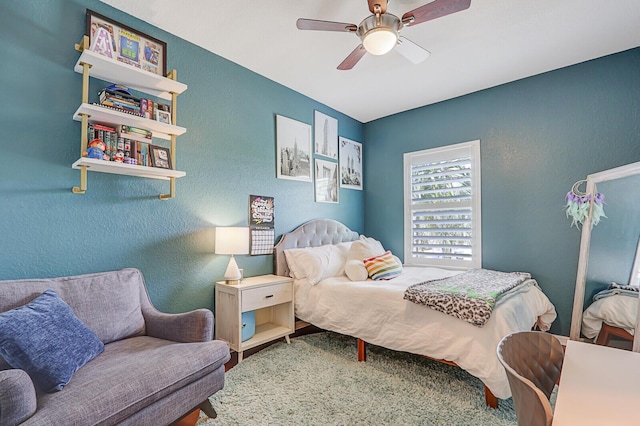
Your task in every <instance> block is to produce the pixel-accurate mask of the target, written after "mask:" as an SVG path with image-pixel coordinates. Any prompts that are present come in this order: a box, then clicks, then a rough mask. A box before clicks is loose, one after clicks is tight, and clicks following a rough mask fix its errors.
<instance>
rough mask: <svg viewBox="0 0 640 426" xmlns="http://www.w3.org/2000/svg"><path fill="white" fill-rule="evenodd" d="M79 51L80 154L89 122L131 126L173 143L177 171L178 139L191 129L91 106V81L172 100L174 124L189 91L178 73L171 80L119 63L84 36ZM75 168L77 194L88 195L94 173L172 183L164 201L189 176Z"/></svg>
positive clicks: (79, 164) (87, 161) (92, 165)
mask: <svg viewBox="0 0 640 426" xmlns="http://www.w3.org/2000/svg"><path fill="white" fill-rule="evenodd" d="M75 48H76V50H78V51H79V52H80V57H79V58H78V61H77V62H76V65H75V66H74V71H76V72H78V73H80V74H82V102H81V104H80V106H79V107H78V109H77V110H76V112H75V113H74V114H73V119H74V120H76V121H80V122H81V123H82V125H81V134H80V154H81V155H82V153H83V152H84V151H86V149H87V144H88V141H87V139H88V137H87V134H88V126H89V122H91V123H101V124H107V125H110V126H118V125H127V126H133V127H138V128H141V129H146V130H149V131H151V132H152V134H153V136H154V137H156V138H160V139H164V140H169V141H170V142H171V147H170V152H171V165H172V166H173V167H175V166H176V138H177V136H180V135H182V134H184V133H185V132H186V131H187V129H185V128H184V127H180V126H177V125H175V124H173V125H171V124H166V123H162V122H160V121H156V120H150V119H148V118H144V117H139V116H136V115H133V114H127V113H125V112H120V111H117V110H115V109H111V108H106V107H103V106H101V105H96V104H91V103H89V78H90V77H94V78H99V79H101V80H105V81H108V82H113V83H117V84H122V85H124V86H127V87H129V88H131V89H134V90H138V91H140V92H143V93H146V94H149V95H152V96H156V97H158V98H161V99H167V100H170V101H171V122H172V123H175V122H176V108H177V98H178V95H179V94H181V93H182V92H184V91H185V90H187V85H186V84H183V83H180V82H178V81H176V74H177V73H176V71H175V70H172V71H171V72H169V74H168V76H167V77H164V76H161V75H157V74H153V73H151V72H148V71H145V70H142V69H139V68H136V67H133V66H131V65H128V64H124V63H122V62H118V61H117V60H115V59H112V58H109V57H106V56H103V55H101V54H99V53H96V52H93V51H91V50H89V37H87V36H83V37H82V40H81V42H80V43H78V44H76V46H75ZM71 167H72V168H74V169H78V170H80V185H79V186H74V187H73V188H72V191H73V192H74V193H75V194H84V193H85V192H86V190H87V172H88V171H92V172H100V173H111V174H119V175H128V176H137V177H142V178H150V179H163V180H169V182H170V187H169V193H168V194H161V195H160V199H162V200H168V199H170V198H173V197H174V196H175V179H176V178H181V177H183V176H186V173H185V172H181V171H178V170H175V169H164V168H159V167H146V166H140V165H132V164H125V163H119V162H115V161H106V160H100V159H96V158H86V157H80V159H78V160H77V161H76V162H75V163H73V165H72V166H71Z"/></svg>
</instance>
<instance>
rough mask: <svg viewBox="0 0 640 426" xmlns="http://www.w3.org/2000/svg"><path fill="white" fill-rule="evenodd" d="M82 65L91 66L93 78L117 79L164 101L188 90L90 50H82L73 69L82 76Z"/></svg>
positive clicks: (90, 72) (175, 82)
mask: <svg viewBox="0 0 640 426" xmlns="http://www.w3.org/2000/svg"><path fill="white" fill-rule="evenodd" d="M82 63H86V64H91V70H90V71H89V75H90V76H91V77H95V78H99V79H100V80H105V81H114V78H115V77H117V81H114V82H116V83H118V84H123V85H125V86H127V87H130V88H131V89H135V90H139V91H141V92H144V93H148V94H149V95H152V96H157V97H159V98H162V99H166V100H171V94H172V93H175V94H176V95H179V94H181V93H182V92H184V91H185V90H187V85H186V84H184V83H180V82H179V81H175V80H171V79H169V78H167V77H163V76H161V75H157V74H153V73H150V72H149V71H145V70H141V69H139V68H135V67H132V66H131V65H127V64H123V63H122V62H118V61H117V60H115V59H111V58H108V57H106V56H103V55H101V54H99V53H96V52H93V51H91V50H89V49H84V50H82V53H81V54H80V58H78V61H77V62H76V65H75V67H74V68H73V69H74V71H75V72H77V73H80V74H82V68H83V67H82Z"/></svg>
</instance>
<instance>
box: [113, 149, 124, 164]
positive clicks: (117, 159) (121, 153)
mask: <svg viewBox="0 0 640 426" xmlns="http://www.w3.org/2000/svg"><path fill="white" fill-rule="evenodd" d="M113 161H115V162H116V163H124V151H122V150H121V149H119V150H118V152H116V155H114V157H113Z"/></svg>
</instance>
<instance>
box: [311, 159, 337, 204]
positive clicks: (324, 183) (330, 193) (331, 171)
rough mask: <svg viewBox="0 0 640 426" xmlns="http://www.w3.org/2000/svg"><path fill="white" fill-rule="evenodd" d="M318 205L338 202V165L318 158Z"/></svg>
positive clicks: (316, 188)
mask: <svg viewBox="0 0 640 426" xmlns="http://www.w3.org/2000/svg"><path fill="white" fill-rule="evenodd" d="M315 161H316V163H315V165H316V170H315V178H316V185H315V193H316V203H337V202H338V192H339V190H338V163H334V162H332V161H325V160H318V159H317V158H316V160H315Z"/></svg>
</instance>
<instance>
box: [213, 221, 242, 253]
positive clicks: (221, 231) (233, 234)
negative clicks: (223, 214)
mask: <svg viewBox="0 0 640 426" xmlns="http://www.w3.org/2000/svg"><path fill="white" fill-rule="evenodd" d="M215 253H216V254H249V228H247V227H239V226H227V227H218V228H216V237H215Z"/></svg>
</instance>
